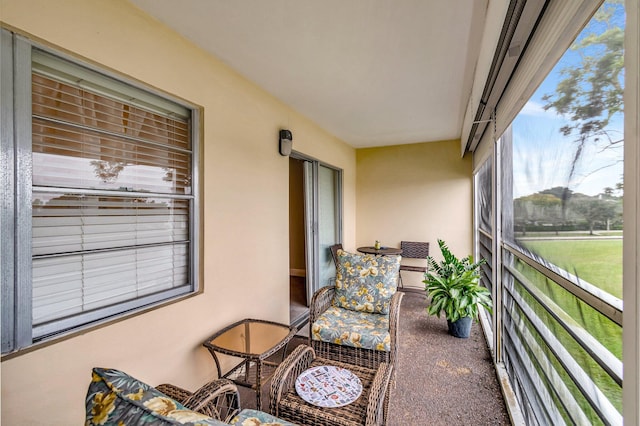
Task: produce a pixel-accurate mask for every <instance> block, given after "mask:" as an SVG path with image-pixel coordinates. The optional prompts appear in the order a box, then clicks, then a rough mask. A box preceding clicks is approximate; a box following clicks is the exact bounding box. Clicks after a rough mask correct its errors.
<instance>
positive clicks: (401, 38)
mask: <svg viewBox="0 0 640 426" xmlns="http://www.w3.org/2000/svg"><path fill="white" fill-rule="evenodd" d="M130 1H131V2H132V3H133V4H135V5H136V6H138V7H139V8H140V9H142V10H143V11H145V12H146V13H148V14H149V15H151V16H153V17H155V18H156V19H157V20H159V21H160V22H163V23H164V24H166V25H167V26H169V27H171V28H173V29H174V30H175V31H177V32H178V33H180V34H182V35H183V36H184V37H186V38H187V39H189V40H191V41H192V42H193V43H195V44H196V45H198V46H200V47H201V48H202V49H205V50H207V51H209V52H211V54H213V55H215V56H216V57H218V58H219V59H221V60H222V61H223V62H225V63H226V64H228V65H229V66H230V67H231V68H233V69H235V70H236V71H237V72H238V73H239V74H241V75H243V76H244V77H246V78H247V79H249V80H251V81H253V82H254V83H256V84H257V85H259V86H260V87H262V88H264V89H265V90H266V91H268V92H269V93H271V94H272V95H274V96H275V97H277V98H278V99H280V100H281V101H283V102H284V103H286V104H287V105H289V106H291V107H292V108H294V109H295V110H297V111H298V112H300V113H302V114H304V115H305V116H307V117H308V118H310V119H311V120H313V121H314V122H316V123H317V124H318V125H320V126H321V127H323V128H324V129H325V130H327V131H328V132H329V133H331V134H333V135H335V136H337V137H339V138H340V139H342V140H344V141H345V142H347V143H348V144H350V145H352V146H354V147H371V146H380V145H395V144H405V143H414V142H429V141H438V140H448V139H458V138H460V133H461V129H462V120H463V115H464V111H465V108H466V105H467V102H468V99H469V93H470V91H471V85H472V81H473V72H474V69H475V66H476V61H477V55H478V51H479V45H480V40H481V38H482V28H483V25H484V22H485V13H486V6H487V0H455V1H451V0H394V1H391V0H348V1H345V0H130Z"/></svg>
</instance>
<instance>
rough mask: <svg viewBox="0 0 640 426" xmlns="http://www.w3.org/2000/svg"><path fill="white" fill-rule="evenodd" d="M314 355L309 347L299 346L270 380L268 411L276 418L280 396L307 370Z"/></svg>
mask: <svg viewBox="0 0 640 426" xmlns="http://www.w3.org/2000/svg"><path fill="white" fill-rule="evenodd" d="M315 357H316V353H315V351H314V350H313V348H311V347H310V346H307V345H299V346H298V347H297V348H295V349H294V351H293V352H291V354H290V355H289V356H288V357H287V358H286V359H285V360H284V361H282V363H281V364H280V365H279V366H278V368H277V369H276V371H275V373H274V374H273V378H272V379H271V391H270V393H269V411H270V412H271V414H273V415H274V416H276V417H278V405H279V402H280V399H281V398H282V395H284V394H286V393H287V392H288V391H289V390H290V389H292V388H293V387H294V386H295V383H296V379H297V378H298V376H299V375H300V374H302V372H303V371H305V370H306V369H308V368H309V366H310V365H311V362H312V361H313V360H314V359H315Z"/></svg>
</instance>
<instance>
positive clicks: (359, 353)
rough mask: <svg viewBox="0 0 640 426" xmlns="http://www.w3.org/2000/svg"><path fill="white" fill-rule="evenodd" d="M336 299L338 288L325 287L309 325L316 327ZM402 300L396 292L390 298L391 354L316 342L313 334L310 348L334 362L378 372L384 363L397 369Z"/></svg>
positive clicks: (316, 299)
mask: <svg viewBox="0 0 640 426" xmlns="http://www.w3.org/2000/svg"><path fill="white" fill-rule="evenodd" d="M334 295H335V287H323V288H321V289H320V290H318V291H317V292H316V293H315V294H314V295H313V298H312V299H311V305H310V307H309V324H311V326H313V324H314V323H315V322H316V320H317V319H318V317H320V315H322V314H323V313H324V312H325V311H326V310H327V309H328V308H329V307H330V306H331V305H332V301H333V297H334ZM403 296H404V293H402V292H396V293H395V294H394V295H393V297H392V298H391V304H390V307H389V335H390V349H391V350H390V351H388V352H387V351H379V350H372V349H365V348H357V347H352V346H344V345H340V344H336V343H330V342H323V341H320V340H315V339H313V336H312V334H313V333H310V337H309V340H310V343H309V344H310V345H311V347H313V349H314V350H315V352H316V354H317V355H318V356H319V357H321V358H327V359H333V360H336V361H340V362H346V363H348V364H353V365H359V366H362V367H367V368H378V366H379V365H380V363H383V362H385V363H388V364H390V365H392V366H393V367H394V368H395V367H396V365H397V359H398V321H399V318H400V303H401V302H402V297H403Z"/></svg>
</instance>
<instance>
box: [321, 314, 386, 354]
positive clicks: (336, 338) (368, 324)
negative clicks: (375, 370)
mask: <svg viewBox="0 0 640 426" xmlns="http://www.w3.org/2000/svg"><path fill="white" fill-rule="evenodd" d="M311 335H312V339H313V340H319V341H322V342H328V343H335V344H338V345H342V346H352V347H355V348H363V349H371V350H377V351H385V352H390V351H391V336H390V334H389V315H388V314H374V313H367V312H358V311H352V310H349V309H342V308H339V307H336V306H330V307H329V309H327V310H326V311H325V312H324V313H323V314H322V315H320V316H319V317H318V319H317V320H316V321H315V322H314V323H313V324H312V326H311Z"/></svg>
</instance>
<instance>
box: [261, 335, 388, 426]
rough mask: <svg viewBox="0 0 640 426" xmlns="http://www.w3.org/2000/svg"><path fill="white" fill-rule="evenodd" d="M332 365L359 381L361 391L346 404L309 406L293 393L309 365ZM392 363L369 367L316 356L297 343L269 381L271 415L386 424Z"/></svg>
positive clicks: (341, 425) (325, 425)
mask: <svg viewBox="0 0 640 426" xmlns="http://www.w3.org/2000/svg"><path fill="white" fill-rule="evenodd" d="M321 365H332V366H336V367H342V368H346V369H348V370H350V371H351V372H352V373H354V374H355V375H356V376H357V377H358V378H359V379H360V381H361V382H362V394H361V395H360V397H359V398H358V399H356V400H355V401H354V402H353V403H351V404H349V405H345V406H343V407H336V408H323V407H318V406H315V405H312V404H310V403H308V402H306V401H305V400H304V399H302V398H301V397H300V396H299V395H298V394H297V392H296V389H295V382H296V379H297V378H298V376H299V375H300V374H301V373H302V372H303V371H305V370H306V369H308V368H311V367H316V366H321ZM392 371H393V366H391V365H389V364H387V363H381V364H380V366H379V367H378V368H377V369H370V368H366V367H360V366H356V365H351V364H346V363H343V362H339V361H332V360H328V359H324V358H319V357H316V355H315V352H314V350H313V349H312V348H311V347H309V346H306V345H300V346H298V347H297V348H296V349H295V350H294V351H293V352H292V353H291V355H289V356H288V357H287V359H285V360H284V361H283V362H282V363H281V364H280V366H279V367H278V369H277V370H276V372H275V374H274V376H273V380H272V382H271V393H270V399H269V402H270V405H269V409H270V411H271V414H272V415H274V416H276V417H279V418H281V419H283V420H288V421H290V422H293V423H296V424H299V425H308V426H356V425H357V426H362V425H366V426H373V425H384V424H385V423H386V414H387V413H386V405H385V399H386V396H387V392H389V384H390V383H391V374H392Z"/></svg>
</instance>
